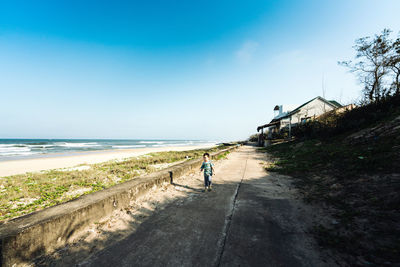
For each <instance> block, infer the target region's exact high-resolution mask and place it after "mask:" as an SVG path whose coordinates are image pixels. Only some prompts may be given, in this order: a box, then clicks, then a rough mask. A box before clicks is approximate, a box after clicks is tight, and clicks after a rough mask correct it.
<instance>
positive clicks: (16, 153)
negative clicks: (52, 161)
mask: <svg viewBox="0 0 400 267" xmlns="http://www.w3.org/2000/svg"><path fill="white" fill-rule="evenodd" d="M34 154H39V152H32V151H12V152H0V156H28V155H34Z"/></svg>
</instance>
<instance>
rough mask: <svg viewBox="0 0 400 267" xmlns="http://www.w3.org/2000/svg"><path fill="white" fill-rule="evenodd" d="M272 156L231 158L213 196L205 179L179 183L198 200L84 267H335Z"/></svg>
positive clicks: (246, 150) (219, 171) (221, 165)
mask: <svg viewBox="0 0 400 267" xmlns="http://www.w3.org/2000/svg"><path fill="white" fill-rule="evenodd" d="M264 157H265V155H264V154H263V153H257V152H256V150H255V148H254V147H250V146H244V147H241V148H240V149H239V150H237V151H235V152H233V153H231V154H230V155H229V159H228V160H223V161H221V162H218V163H217V164H216V165H217V166H216V176H215V177H214V189H213V191H212V192H200V190H199V189H200V188H201V186H202V185H201V180H200V179H193V178H191V179H189V178H190V177H189V178H187V179H181V180H179V181H175V182H176V183H177V184H175V187H174V188H175V189H174V188H173V189H172V190H176V189H177V188H183V189H185V190H188V191H189V192H190V195H189V196H190V197H180V198H178V199H176V200H174V201H171V202H169V203H168V204H167V205H165V206H164V207H163V208H162V209H156V210H155V211H153V212H151V214H150V215H149V216H148V217H147V218H146V219H145V220H144V221H143V222H142V223H141V224H140V225H138V227H137V228H135V230H134V231H132V232H131V233H129V234H128V235H126V236H125V237H124V238H122V239H121V240H119V241H118V242H114V243H113V244H111V245H109V246H107V247H106V248H104V249H102V250H100V251H97V252H95V251H94V252H91V253H90V254H89V255H90V256H89V257H88V258H86V259H85V260H83V261H82V260H81V261H80V264H79V265H80V266H96V267H99V266H334V264H332V263H331V261H329V260H327V259H323V257H322V256H321V255H320V253H319V252H318V250H317V249H316V248H317V246H316V245H315V244H314V241H313V239H312V238H311V237H310V236H309V235H308V234H306V232H307V229H308V227H310V217H311V213H312V210H311V209H310V208H309V207H307V206H305V205H304V204H303V203H302V202H301V201H300V200H296V198H295V197H294V193H293V191H294V190H292V189H291V188H290V182H289V180H288V178H287V177H283V176H278V175H276V174H268V173H267V172H266V171H265V170H264V167H263V166H262V163H263V162H265V158H264ZM69 256H70V258H71V255H69ZM62 258H64V257H62ZM64 259H65V260H66V258H64ZM75 259H76V258H75ZM62 262H63V261H61V262H60V261H59V262H58V263H57V264H54V265H63V264H62ZM53 263H54V262H53ZM64 264H66V261H64ZM70 264H71V262H69V263H68V265H70ZM51 265H53V264H51Z"/></svg>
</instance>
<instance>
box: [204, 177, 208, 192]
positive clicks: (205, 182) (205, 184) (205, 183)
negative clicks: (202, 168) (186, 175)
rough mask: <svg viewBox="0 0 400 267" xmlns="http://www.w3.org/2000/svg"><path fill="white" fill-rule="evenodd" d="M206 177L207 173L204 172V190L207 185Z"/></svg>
mask: <svg viewBox="0 0 400 267" xmlns="http://www.w3.org/2000/svg"><path fill="white" fill-rule="evenodd" d="M208 177H209V175H208V174H204V188H205V189H204V190H206V189H207V186H208Z"/></svg>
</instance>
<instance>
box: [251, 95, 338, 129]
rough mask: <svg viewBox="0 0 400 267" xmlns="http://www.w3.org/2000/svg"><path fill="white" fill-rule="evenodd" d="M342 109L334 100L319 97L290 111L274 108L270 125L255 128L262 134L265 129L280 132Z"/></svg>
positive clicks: (278, 107)
mask: <svg viewBox="0 0 400 267" xmlns="http://www.w3.org/2000/svg"><path fill="white" fill-rule="evenodd" d="M340 107H342V105H341V104H339V103H338V102H336V101H334V100H326V99H324V98H322V97H320V96H317V97H315V98H313V99H311V100H310V101H308V102H306V103H304V104H302V105H300V106H298V107H297V108H295V109H294V110H292V111H286V112H284V111H283V108H282V106H275V108H274V112H275V113H276V114H275V117H274V118H273V119H272V121H271V122H270V123H267V124H265V125H261V126H258V127H257V131H260V130H261V133H262V134H263V129H264V128H267V131H266V132H268V133H272V132H274V131H280V130H281V129H283V128H285V127H289V125H290V127H295V126H296V125H298V124H300V123H304V122H306V121H307V120H310V119H315V118H316V117H318V116H320V115H322V114H324V113H326V112H329V111H332V110H335V109H337V108H340Z"/></svg>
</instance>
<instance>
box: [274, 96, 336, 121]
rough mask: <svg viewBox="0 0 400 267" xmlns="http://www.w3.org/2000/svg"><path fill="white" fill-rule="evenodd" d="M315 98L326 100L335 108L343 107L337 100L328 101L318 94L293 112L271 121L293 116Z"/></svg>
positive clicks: (326, 101)
mask: <svg viewBox="0 0 400 267" xmlns="http://www.w3.org/2000/svg"><path fill="white" fill-rule="evenodd" d="M315 99H319V100H321V101H323V102H325V103H326V104H328V105H330V106H332V107H333V108H340V107H342V105H341V104H339V103H338V102H337V101H335V100H329V101H328V100H326V99H325V98H323V97H320V96H317V97H314V98H313V99H311V100H310V101H307V102H306V103H304V104H302V105H300V106H298V107H297V108H295V109H294V110H292V111H291V112H288V114H286V115H285V116H282V117H279V118H274V119H273V120H272V121H271V122H273V121H278V120H281V119H284V118H288V117H289V116H292V115H293V114H296V113H297V112H299V111H300V109H301V108H302V107H304V106H305V105H307V104H308V103H310V102H312V101H314V100H315Z"/></svg>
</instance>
